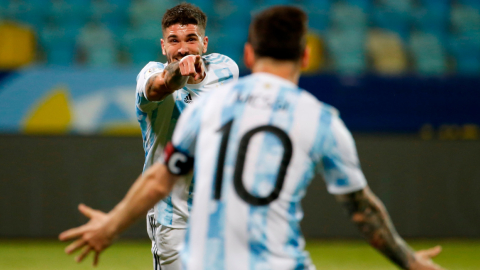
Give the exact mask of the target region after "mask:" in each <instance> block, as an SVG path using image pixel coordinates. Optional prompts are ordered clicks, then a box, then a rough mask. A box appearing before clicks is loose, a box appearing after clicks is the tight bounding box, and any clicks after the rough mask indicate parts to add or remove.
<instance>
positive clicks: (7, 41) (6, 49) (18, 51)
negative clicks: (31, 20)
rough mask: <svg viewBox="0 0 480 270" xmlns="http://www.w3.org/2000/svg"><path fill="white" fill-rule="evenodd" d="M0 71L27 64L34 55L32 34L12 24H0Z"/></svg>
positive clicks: (26, 29) (27, 29) (24, 28)
mask: <svg viewBox="0 0 480 270" xmlns="http://www.w3.org/2000/svg"><path fill="white" fill-rule="evenodd" d="M0 37H1V38H0V70H1V69H15V68H19V67H22V66H25V65H27V64H29V63H30V62H31V61H32V60H33V59H34V55H35V39H34V34H33V32H32V31H31V30H30V29H29V28H26V27H23V26H21V25H17V24H14V23H3V24H2V23H0Z"/></svg>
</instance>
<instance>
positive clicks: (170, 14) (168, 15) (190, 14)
mask: <svg viewBox="0 0 480 270" xmlns="http://www.w3.org/2000/svg"><path fill="white" fill-rule="evenodd" d="M177 23H179V24H181V25H187V24H195V25H197V26H198V27H199V28H200V29H201V30H202V31H203V32H204V33H205V28H206V27H207V15H205V13H203V11H202V10H201V9H200V8H198V7H197V6H195V5H192V4H189V3H181V4H179V5H176V6H174V7H173V8H171V9H168V10H167V12H165V14H164V15H163V19H162V30H165V29H167V28H168V27H169V26H172V25H174V24H177Z"/></svg>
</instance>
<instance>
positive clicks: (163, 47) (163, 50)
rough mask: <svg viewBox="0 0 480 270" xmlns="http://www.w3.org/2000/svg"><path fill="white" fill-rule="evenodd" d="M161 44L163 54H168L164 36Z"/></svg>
mask: <svg viewBox="0 0 480 270" xmlns="http://www.w3.org/2000/svg"><path fill="white" fill-rule="evenodd" d="M160 45H162V54H163V55H167V51H165V41H164V40H163V38H161V39H160Z"/></svg>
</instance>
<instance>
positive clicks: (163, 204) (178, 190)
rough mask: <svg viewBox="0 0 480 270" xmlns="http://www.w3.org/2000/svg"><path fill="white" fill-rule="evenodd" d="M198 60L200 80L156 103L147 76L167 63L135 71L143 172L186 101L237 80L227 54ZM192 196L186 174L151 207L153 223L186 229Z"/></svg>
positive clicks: (234, 65)
mask: <svg viewBox="0 0 480 270" xmlns="http://www.w3.org/2000/svg"><path fill="white" fill-rule="evenodd" d="M202 59H203V61H204V63H205V72H206V77H205V78H204V79H203V81H202V82H201V83H199V84H187V85H186V86H185V87H183V88H182V89H179V90H177V91H175V92H174V93H173V94H171V95H168V96H167V97H165V99H163V100H162V101H159V102H152V101H149V100H148V99H147V98H146V95H145V85H146V83H147V81H148V79H149V78H150V77H151V76H153V75H155V74H158V73H161V72H163V70H164V68H165V67H166V66H167V63H165V64H163V63H159V62H149V63H148V64H147V65H146V66H145V67H144V68H143V69H142V70H141V71H140V73H139V74H138V76H137V91H136V95H137V97H136V112H137V118H138V122H139V123H140V128H141V130H142V137H143V148H144V150H145V165H144V168H143V169H144V171H145V170H146V169H147V168H148V167H150V166H151V165H152V164H153V162H154V160H156V159H157V158H158V157H159V156H160V155H161V154H162V152H163V148H164V146H165V144H166V143H167V142H168V141H170V140H171V137H172V134H173V130H174V128H175V125H176V123H177V119H178V117H179V116H180V114H181V113H182V111H183V110H184V109H185V107H186V106H187V105H188V104H190V103H191V102H192V101H195V100H196V98H197V97H198V96H199V95H202V94H203V93H205V92H208V91H210V90H212V89H215V88H217V87H219V86H221V85H223V84H225V83H228V82H233V81H236V80H237V79H238V66H237V64H236V63H235V61H233V60H231V59H230V58H228V57H227V56H225V55H221V54H217V53H212V54H209V55H205V56H202ZM192 195H193V186H192V176H191V175H190V176H188V177H184V178H183V179H182V180H181V181H179V183H178V184H177V185H176V186H175V187H174V189H173V191H172V193H171V194H170V196H168V197H167V198H165V199H164V200H162V201H160V202H159V203H158V204H157V205H156V206H155V208H154V211H155V218H156V220H157V222H159V223H160V224H162V225H164V226H167V227H172V228H186V226H187V220H188V214H189V210H190V207H191V203H192Z"/></svg>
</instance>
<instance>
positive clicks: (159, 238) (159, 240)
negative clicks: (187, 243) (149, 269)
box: [147, 213, 187, 270]
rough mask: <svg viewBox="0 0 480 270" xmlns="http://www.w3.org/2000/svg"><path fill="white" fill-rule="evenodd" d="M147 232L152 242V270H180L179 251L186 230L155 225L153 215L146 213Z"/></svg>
mask: <svg viewBox="0 0 480 270" xmlns="http://www.w3.org/2000/svg"><path fill="white" fill-rule="evenodd" d="M147 231H148V236H149V237H150V240H152V255H153V269H154V270H181V269H182V267H181V261H180V249H181V248H182V247H183V241H184V240H185V233H186V232H187V230H186V229H175V228H170V227H166V226H163V225H161V224H157V222H156V220H155V217H154V213H148V215H147Z"/></svg>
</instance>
